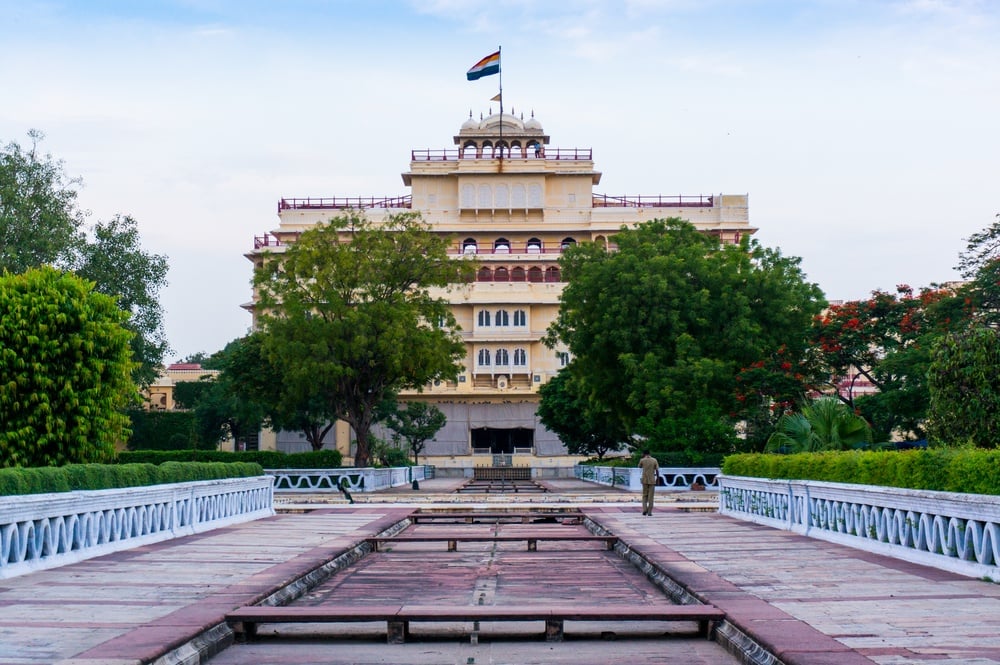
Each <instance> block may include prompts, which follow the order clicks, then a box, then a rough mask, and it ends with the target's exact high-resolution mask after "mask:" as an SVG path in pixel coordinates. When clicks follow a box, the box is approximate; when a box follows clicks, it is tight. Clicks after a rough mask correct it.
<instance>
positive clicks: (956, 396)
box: [928, 325, 1000, 448]
mask: <svg viewBox="0 0 1000 665" xmlns="http://www.w3.org/2000/svg"><path fill="white" fill-rule="evenodd" d="M928 384H929V390H930V409H929V412H928V430H929V434H930V435H931V437H932V438H933V439H934V440H935V441H936V442H940V443H945V444H954V445H961V444H967V443H972V444H974V445H976V446H980V447H983V448H995V447H997V446H998V445H1000V332H998V331H997V330H996V329H995V328H990V327H987V326H983V325H973V326H970V327H969V328H968V329H966V330H964V331H962V332H959V333H955V334H951V335H947V336H944V337H942V338H941V339H939V340H938V341H937V343H936V344H935V346H934V349H933V351H932V355H931V363H930V367H929V370H928Z"/></svg>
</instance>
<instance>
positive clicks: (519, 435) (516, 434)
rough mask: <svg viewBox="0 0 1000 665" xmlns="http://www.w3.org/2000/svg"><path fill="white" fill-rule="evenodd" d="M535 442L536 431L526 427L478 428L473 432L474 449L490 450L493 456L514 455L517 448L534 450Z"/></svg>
mask: <svg viewBox="0 0 1000 665" xmlns="http://www.w3.org/2000/svg"><path fill="white" fill-rule="evenodd" d="M534 441H535V432H534V430H531V429H528V428H526V427H512V428H507V429H499V428H496V427H477V428H474V429H473V430H472V447H473V448H489V449H490V453H491V454H493V455H513V454H514V449H515V448H532V447H533V446H534Z"/></svg>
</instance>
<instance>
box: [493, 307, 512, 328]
mask: <svg viewBox="0 0 1000 665" xmlns="http://www.w3.org/2000/svg"><path fill="white" fill-rule="evenodd" d="M496 322H497V325H498V326H509V325H510V312H508V311H507V310H505V309H498V310H497V317H496Z"/></svg>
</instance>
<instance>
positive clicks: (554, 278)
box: [545, 266, 559, 282]
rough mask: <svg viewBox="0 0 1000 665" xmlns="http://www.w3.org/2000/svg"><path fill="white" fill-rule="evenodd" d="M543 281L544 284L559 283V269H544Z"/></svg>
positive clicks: (552, 267)
mask: <svg viewBox="0 0 1000 665" xmlns="http://www.w3.org/2000/svg"><path fill="white" fill-rule="evenodd" d="M545 281H546V282H558V281H559V268H557V267H555V266H550V267H548V268H546V269H545Z"/></svg>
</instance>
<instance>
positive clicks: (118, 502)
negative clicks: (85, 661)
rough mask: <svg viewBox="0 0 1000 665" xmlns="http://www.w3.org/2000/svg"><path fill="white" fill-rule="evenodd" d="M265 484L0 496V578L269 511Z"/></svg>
mask: <svg viewBox="0 0 1000 665" xmlns="http://www.w3.org/2000/svg"><path fill="white" fill-rule="evenodd" d="M272 483H273V479H272V478H270V477H268V476H257V477H253V478H227V479H222V480H208V481H198V482H188V483H174V484H169V485H150V486H145V487H129V488H123V489H111V490H95V491H77V492H59V493H53V494H27V495H18V496H5V497H0V578H7V577H14V576H16V575H23V574H24V573H28V572H31V571H35V570H41V569H45V568H53V567H56V566H63V565H66V564H68V563H74V562H77V561H82V560H83V559H88V558H91V557H95V556H100V555H102V554H108V553H111V552H116V551H119V550H124V549H129V548H132V547H138V546H140V545H147V544H149V543H155V542H159V541H162V540H168V539H170V538H177V537H179V536H186V535H191V534H194V533H201V532H203V531H208V530H210V529H217V528H219V527H222V526H228V525H230V524H236V523H239V522H246V521H249V520H254V519H258V518H261V517H267V516H270V515H273V514H274V491H273V487H272Z"/></svg>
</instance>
